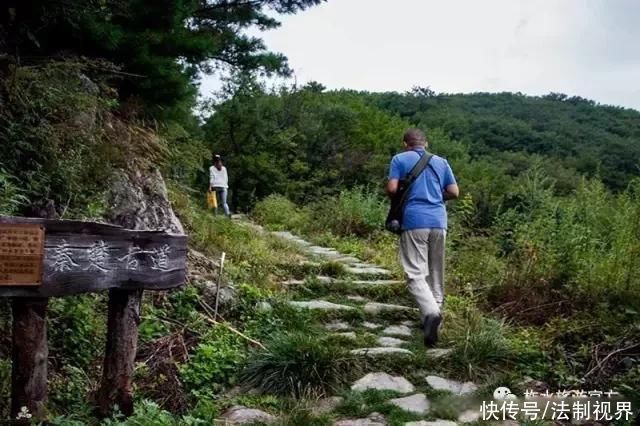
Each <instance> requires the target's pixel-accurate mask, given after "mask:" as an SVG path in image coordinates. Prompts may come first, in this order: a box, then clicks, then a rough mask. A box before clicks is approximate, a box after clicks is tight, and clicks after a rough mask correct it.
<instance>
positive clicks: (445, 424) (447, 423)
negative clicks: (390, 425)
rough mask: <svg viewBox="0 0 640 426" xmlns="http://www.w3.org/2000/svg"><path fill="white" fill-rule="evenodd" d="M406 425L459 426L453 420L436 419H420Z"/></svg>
mask: <svg viewBox="0 0 640 426" xmlns="http://www.w3.org/2000/svg"><path fill="white" fill-rule="evenodd" d="M404 426H458V423H456V422H452V421H451V420H442V419H436V420H433V421H430V422H428V421H426V420H420V421H418V422H407V423H405V424H404Z"/></svg>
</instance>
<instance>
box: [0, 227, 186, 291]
mask: <svg viewBox="0 0 640 426" xmlns="http://www.w3.org/2000/svg"><path fill="white" fill-rule="evenodd" d="M43 234H44V241H43V239H42V236H43ZM3 242H6V244H5V245H4V246H3V245H2V244H3ZM42 242H44V246H43V245H42ZM38 244H40V245H39V246H38ZM38 247H40V249H38ZM42 247H43V249H42ZM186 255H187V237H186V236H185V235H176V234H169V233H166V232H159V231H134V230H129V229H124V228H121V227H118V226H113V225H105V224H100V223H94V222H80V221H64V220H48V219H31V218H19V217H7V216H0V268H2V270H0V284H2V285H0V297H52V296H65V295H70V294H76V293H83V292H93V291H102V290H106V289H109V288H123V289H146V290H163V289H168V288H172V287H177V286H180V285H182V284H183V283H184V280H185V276H186ZM38 259H39V260H38ZM2 271H4V272H2Z"/></svg>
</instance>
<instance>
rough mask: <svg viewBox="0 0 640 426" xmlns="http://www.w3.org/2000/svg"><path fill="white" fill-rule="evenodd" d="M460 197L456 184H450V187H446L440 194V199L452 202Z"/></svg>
mask: <svg viewBox="0 0 640 426" xmlns="http://www.w3.org/2000/svg"><path fill="white" fill-rule="evenodd" d="M459 195H460V189H459V188H458V184H457V183H452V184H451V185H447V186H446V187H445V188H444V192H443V193H442V197H443V198H444V199H445V200H453V199H456V198H458V196H459Z"/></svg>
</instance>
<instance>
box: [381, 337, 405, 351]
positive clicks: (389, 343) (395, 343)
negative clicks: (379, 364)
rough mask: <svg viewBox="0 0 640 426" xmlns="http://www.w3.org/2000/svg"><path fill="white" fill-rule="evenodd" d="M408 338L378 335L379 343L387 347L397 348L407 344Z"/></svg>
mask: <svg viewBox="0 0 640 426" xmlns="http://www.w3.org/2000/svg"><path fill="white" fill-rule="evenodd" d="M406 343H407V341H406V340H402V339H396V338H395V337H388V336H382V337H378V344H379V345H380V346H383V347H385V348H397V347H400V346H402V345H404V344H406Z"/></svg>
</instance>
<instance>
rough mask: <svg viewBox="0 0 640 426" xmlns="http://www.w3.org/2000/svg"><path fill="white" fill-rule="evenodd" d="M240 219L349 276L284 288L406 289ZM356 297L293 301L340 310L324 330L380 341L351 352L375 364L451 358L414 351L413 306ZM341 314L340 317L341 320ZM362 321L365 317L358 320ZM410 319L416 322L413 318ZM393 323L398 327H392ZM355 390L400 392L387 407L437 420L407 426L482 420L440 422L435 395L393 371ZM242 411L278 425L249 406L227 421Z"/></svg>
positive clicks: (362, 265)
mask: <svg viewBox="0 0 640 426" xmlns="http://www.w3.org/2000/svg"><path fill="white" fill-rule="evenodd" d="M236 220H239V221H240V223H242V224H243V225H246V226H250V227H252V228H253V229H255V230H257V231H259V232H263V233H270V234H272V235H273V236H275V237H278V238H281V239H283V240H286V241H288V242H290V243H292V244H297V245H298V246H299V247H300V248H301V249H302V250H303V251H304V252H305V253H306V254H307V257H308V260H307V261H306V264H309V265H312V266H313V265H318V266H319V265H321V263H320V262H322V261H331V262H337V263H340V264H342V265H343V269H344V271H345V272H346V274H347V276H346V277H344V276H340V277H339V278H334V277H328V276H323V275H318V276H315V277H311V278H309V277H307V279H305V280H299V279H298V280H296V279H290V280H287V281H285V282H283V283H282V284H283V285H286V286H292V287H297V286H306V285H307V284H308V283H316V284H321V285H326V286H328V287H331V286H337V285H348V288H349V289H354V290H356V289H358V288H364V289H366V288H372V287H379V286H402V285H403V282H402V281H400V280H397V279H394V278H395V277H394V276H393V274H392V272H391V271H389V270H388V269H386V268H382V267H380V266H378V265H372V264H369V263H367V262H363V261H362V260H360V259H358V258H357V257H354V256H352V255H347V254H343V253H340V252H339V251H338V250H336V249H333V248H329V247H322V246H318V245H315V244H313V243H311V242H308V241H306V240H304V239H303V238H301V237H299V236H296V235H294V234H292V233H291V232H288V231H278V232H273V231H268V230H266V229H264V228H262V227H261V226H260V225H256V224H254V223H251V222H249V221H246V220H245V219H244V218H236ZM400 288H401V287H400ZM394 290H395V289H394ZM356 293H361V292H359V291H354V292H353V294H346V295H343V296H341V297H340V298H339V299H336V298H331V297H329V296H326V297H327V298H329V299H332V300H334V301H331V300H325V299H324V298H317V299H314V298H311V299H309V300H292V301H290V302H289V303H290V305H291V306H292V307H294V308H296V309H310V310H315V311H320V312H335V313H336V314H332V315H331V316H332V319H330V320H327V322H325V324H324V328H325V329H326V330H327V333H329V334H330V335H331V336H335V337H340V338H343V339H349V340H352V341H353V342H354V343H352V345H356V346H357V342H358V341H361V340H362V339H360V340H358V338H359V337H360V338H362V337H363V336H364V337H365V340H364V341H368V342H370V343H371V342H375V344H376V345H377V346H372V347H359V348H355V349H352V350H351V351H350V352H351V353H352V354H353V355H357V356H362V357H369V358H372V359H375V360H378V359H381V358H385V357H387V358H389V359H390V360H392V364H391V365H393V363H396V362H402V360H403V359H405V357H415V356H424V357H425V358H431V359H434V360H435V359H438V358H443V357H446V356H448V355H449V354H450V352H451V349H448V348H435V349H429V350H424V349H422V348H421V351H420V353H414V352H413V351H412V349H411V343H412V341H415V340H416V339H417V338H418V335H419V333H420V330H419V314H418V311H417V309H415V308H414V307H413V306H405V305H402V304H394V303H379V302H376V301H373V300H369V299H367V298H366V297H364V296H363V294H365V293H366V292H365V293H362V294H356ZM336 302H338V303H336ZM350 312H352V313H357V312H360V313H361V314H362V316H363V317H362V318H366V319H356V320H354V319H352V320H350V321H349V322H347V321H348V320H346V317H344V318H345V319H339V318H343V317H342V315H344V314H343V313H350ZM336 316H337V317H338V319H336ZM356 318H360V317H358V316H356ZM407 318H412V319H411V320H409V319H407ZM390 321H391V322H394V323H391V324H390V323H389V322H390ZM367 336H368V337H367ZM345 344H346V343H345ZM352 347H353V346H352ZM414 347H415V345H414ZM414 350H415V349H414ZM422 380H423V382H422V383H420V384H419V385H420V386H421V388H422V389H427V390H428V389H432V390H433V391H438V392H441V393H442V392H444V393H450V394H451V395H452V396H458V397H459V396H462V395H465V396H466V395H469V396H471V395H472V394H473V393H474V392H476V391H477V390H478V386H477V385H476V384H474V383H471V382H464V383H462V382H457V381H455V380H450V379H448V378H445V377H440V376H436V375H425V376H424V379H422ZM351 390H352V391H354V392H364V391H367V390H378V391H392V392H395V393H396V394H397V397H395V398H390V399H389V400H388V401H387V404H389V405H391V406H395V407H397V408H399V409H401V410H404V411H406V412H408V413H411V414H413V415H415V416H418V418H420V417H422V418H424V417H425V416H426V417H427V419H429V418H431V419H435V420H420V421H413V422H407V423H405V426H453V425H456V424H464V423H470V422H475V421H477V420H478V414H479V413H478V411H476V410H466V411H463V412H461V413H458V417H457V419H456V421H451V420H443V419H438V418H436V417H434V416H432V417H429V415H430V410H431V407H432V403H431V401H430V400H429V397H428V396H427V395H426V394H425V393H421V392H416V388H415V386H414V384H413V383H411V382H410V381H409V380H407V379H406V378H404V377H402V376H394V375H393V374H389V373H388V372H383V371H373V372H370V373H368V374H366V375H365V376H363V377H362V378H360V379H359V380H357V381H356V382H354V383H353V385H352V386H351ZM427 393H428V392H427ZM342 402H343V400H342V398H341V397H337V396H334V397H330V398H325V399H323V400H320V401H318V403H317V405H316V407H315V408H314V409H313V412H314V413H316V414H327V413H333V412H334V410H335V409H336V408H337V407H338V406H339V405H340V404H341V403H342ZM234 410H235V411H234ZM242 410H248V413H250V414H255V415H256V418H257V419H258V420H263V421H275V419H273V418H268V419H267V417H264V415H265V414H266V415H267V416H268V415H269V414H268V413H264V412H259V410H253V409H250V408H246V407H233V408H232V409H231V412H230V413H225V414H227V416H226V418H227V419H228V420H230V419H231V418H234V417H236V416H239V415H240V414H242V413H243V411H242ZM238 411H239V412H240V414H239V413H238ZM249 417H251V416H249ZM230 424H233V423H230ZM239 424H241V423H239ZM386 424H387V420H386V419H385V418H384V416H383V415H381V414H379V413H376V412H372V413H371V414H369V415H368V416H366V417H363V418H343V419H340V420H336V421H335V422H334V426H358V425H370V426H375V425H386Z"/></svg>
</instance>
